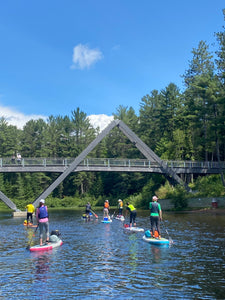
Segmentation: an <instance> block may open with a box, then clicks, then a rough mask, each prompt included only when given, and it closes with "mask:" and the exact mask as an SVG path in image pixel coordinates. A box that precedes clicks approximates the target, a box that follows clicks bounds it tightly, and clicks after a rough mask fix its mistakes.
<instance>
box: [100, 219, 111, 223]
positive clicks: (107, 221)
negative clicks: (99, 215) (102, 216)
mask: <svg viewBox="0 0 225 300" xmlns="http://www.w3.org/2000/svg"><path fill="white" fill-rule="evenodd" d="M102 223H112V220H102Z"/></svg>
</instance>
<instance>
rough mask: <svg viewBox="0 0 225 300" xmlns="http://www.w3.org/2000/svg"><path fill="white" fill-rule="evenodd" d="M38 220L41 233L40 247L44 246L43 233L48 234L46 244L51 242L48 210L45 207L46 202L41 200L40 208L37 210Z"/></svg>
mask: <svg viewBox="0 0 225 300" xmlns="http://www.w3.org/2000/svg"><path fill="white" fill-rule="evenodd" d="M36 219H37V223H38V226H39V232H40V246H42V245H43V231H44V229H45V232H46V243H48V242H49V222H48V208H47V206H46V205H45V200H44V199H41V200H40V204H39V207H38V208H37V209H36Z"/></svg>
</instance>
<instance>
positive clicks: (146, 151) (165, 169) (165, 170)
mask: <svg viewBox="0 0 225 300" xmlns="http://www.w3.org/2000/svg"><path fill="white" fill-rule="evenodd" d="M116 126H117V127H118V128H119V129H120V130H121V132H122V133H124V135H125V136H126V137H127V138H128V139H129V140H130V141H131V143H133V145H135V146H136V147H137V148H138V149H139V150H140V152H141V153H142V154H143V155H144V156H145V157H146V158H147V159H148V160H149V161H151V162H153V163H156V164H157V165H158V168H159V169H160V172H161V173H162V174H164V175H165V177H166V178H167V179H168V180H169V181H170V182H173V183H174V182H175V183H178V184H181V185H183V186H184V187H185V188H186V190H188V191H189V187H188V185H187V184H186V183H185V182H184V181H183V180H182V179H181V178H180V177H179V176H178V175H177V174H176V171H175V170H174V168H173V167H171V166H168V164H167V163H166V162H165V161H163V160H161V159H160V158H159V157H158V156H157V155H156V154H155V153H154V152H153V151H152V150H151V149H150V148H149V147H148V146H147V145H146V144H145V143H144V142H143V141H142V140H141V139H140V138H139V137H138V136H137V135H136V134H135V133H134V132H133V131H132V130H131V129H130V128H129V127H128V126H127V125H126V124H125V123H124V122H123V121H121V120H113V121H112V122H111V123H110V124H109V125H108V126H107V127H106V128H105V129H104V130H103V131H102V132H101V133H100V134H99V135H98V136H97V137H96V138H95V139H94V140H93V141H92V142H91V143H90V144H89V145H88V146H87V148H86V149H85V150H83V151H82V152H81V153H80V154H79V155H78V156H77V157H76V158H75V159H74V161H73V162H72V163H71V164H70V165H69V166H68V167H66V168H65V170H64V171H63V172H62V174H61V175H59V177H58V178H57V179H56V180H55V181H54V182H53V183H52V184H50V185H49V187H48V188H47V189H46V190H45V191H44V192H42V193H41V194H40V195H39V196H38V197H37V198H36V199H35V201H34V202H33V205H34V206H35V207H37V206H38V203H39V201H40V199H45V198H47V197H48V196H49V195H50V193H51V192H52V191H53V190H54V189H55V188H56V187H57V186H58V185H59V184H60V183H61V182H62V181H63V180H64V179H65V178H66V177H67V176H68V175H69V174H70V173H72V172H75V171H78V169H79V165H80V163H81V162H82V161H83V160H84V159H85V157H86V156H87V155H88V154H89V153H90V152H91V151H92V150H93V149H94V148H95V147H96V146H97V145H98V144H99V143H100V142H101V141H102V139H103V138H104V137H106V136H107V135H108V134H109V132H110V131H111V130H112V129H113V128H115V127H116ZM0 199H1V200H2V201H3V202H4V203H5V204H6V205H7V206H8V207H10V208H11V209H12V210H14V211H18V209H17V207H16V205H15V204H14V203H13V202H12V201H11V200H10V199H9V198H8V197H7V196H6V195H5V194H3V193H2V192H1V191H0Z"/></svg>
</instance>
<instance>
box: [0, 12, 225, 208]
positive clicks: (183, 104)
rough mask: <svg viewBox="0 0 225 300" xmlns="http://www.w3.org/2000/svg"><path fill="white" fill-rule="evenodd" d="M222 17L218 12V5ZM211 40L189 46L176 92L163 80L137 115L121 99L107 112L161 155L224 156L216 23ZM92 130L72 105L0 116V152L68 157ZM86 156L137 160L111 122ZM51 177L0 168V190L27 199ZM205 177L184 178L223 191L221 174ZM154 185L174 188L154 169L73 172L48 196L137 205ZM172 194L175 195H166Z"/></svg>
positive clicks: (224, 107) (222, 44) (222, 50)
mask: <svg viewBox="0 0 225 300" xmlns="http://www.w3.org/2000/svg"><path fill="white" fill-rule="evenodd" d="M223 15H224V18H225V10H223ZM215 45H216V46H215V48H216V50H215V51H214V52H210V50H209V45H208V44H207V42H206V41H200V42H199V44H198V47H197V48H194V49H193V50H192V59H191V60H190V61H189V62H188V63H189V65H188V69H187V70H185V71H184V74H183V75H182V77H183V82H184V89H183V90H182V91H181V89H180V88H179V87H178V86H176V85H175V84H174V83H170V84H169V85H168V86H166V87H165V88H164V89H162V90H160V91H158V90H152V91H151V92H150V93H149V94H147V95H145V96H143V98H142V99H141V100H140V109H139V114H138V115H137V114H136V113H135V111H134V109H133V108H132V107H124V106H122V105H120V106H119V107H118V108H117V109H116V111H115V112H114V113H113V116H114V118H115V119H120V120H122V121H123V122H124V123H126V124H127V125H128V126H129V127H130V128H131V130H133V131H134V132H135V133H136V134H137V135H138V136H139V137H140V138H141V139H142V140H143V141H144V142H145V143H146V144H147V145H148V146H149V147H150V148H151V149H152V150H153V151H154V152H155V153H156V154H157V155H158V156H159V157H160V158H161V159H169V160H193V161H218V162H220V161H224V159H225V130H224V127H225V27H224V26H223V28H222V30H221V31H220V32H217V33H215ZM98 134H99V128H97V129H95V128H93V127H92V125H91V124H90V121H89V119H88V118H87V114H86V113H85V112H83V111H81V110H80V108H75V109H74V110H73V111H72V112H71V115H66V116H61V115H58V116H53V115H51V116H49V117H48V120H47V121H44V120H43V119H39V120H30V121H28V122H27V123H26V124H25V126H24V127H23V129H22V130H21V129H18V128H17V127H16V126H12V125H9V124H8V123H7V120H6V119H5V118H4V117H3V118H1V119H0V157H6V156H13V155H16V153H18V152H19V153H21V154H22V157H56V158H58V157H65V158H66V157H74V158H75V157H76V156H78V155H79V154H80V153H81V152H82V151H83V150H84V149H85V148H86V147H87V146H88V145H89V144H90V142H92V141H93V139H94V138H95V137H96V136H97V135H98ZM88 157H102V158H129V159H133V158H134V159H135V158H144V157H143V156H142V154H141V153H140V152H139V150H138V149H137V148H136V147H135V146H134V145H133V144H132V143H130V141H129V140H128V139H127V138H126V137H125V136H124V135H123V134H122V133H121V131H120V130H118V128H114V129H113V130H112V131H111V132H110V133H109V134H108V136H106V137H105V138H104V139H103V140H102V142H101V143H100V144H99V145H97V146H96V148H95V149H94V150H93V151H92V152H91V153H90V154H89V155H88ZM58 176H59V174H52V173H25V174H21V173H0V190H1V191H2V192H3V193H5V194H6V195H7V196H8V197H9V198H11V199H13V200H14V201H15V202H16V201H18V202H21V201H22V202H23V201H28V200H29V201H34V200H35V198H36V197H37V196H38V195H39V194H40V193H41V192H42V191H43V190H44V189H45V188H47V186H48V185H49V184H50V183H52V182H53V181H54V180H55V179H56V178H57V177H58ZM210 178H211V179H206V178H201V179H200V178H192V182H191V183H190V185H191V186H192V188H196V189H197V190H198V192H199V191H200V190H201V186H204V180H205V181H206V180H208V181H210V180H211V181H213V182H214V184H213V186H217V192H218V193H219V195H223V193H224V186H225V183H224V178H223V172H222V171H221V174H220V177H218V176H211V177H210ZM212 178H213V179H212ZM200 182H201V184H199V183H200ZM215 182H216V185H215ZM156 191H158V193H159V194H160V193H161V194H162V195H163V196H168V195H169V194H170V193H175V192H176V188H174V187H172V186H171V185H170V184H169V183H168V182H167V181H166V179H165V178H164V177H163V176H162V175H159V174H157V175H156V174H143V173H132V174H129V173H114V172H92V173H91V172H78V173H76V174H71V175H70V176H68V178H66V179H65V180H64V182H63V183H61V184H60V185H59V186H58V187H57V188H56V189H55V190H54V191H53V193H52V195H51V197H53V198H57V199H62V201H61V203H63V199H66V198H67V197H71V198H79V199H82V198H84V197H86V198H87V197H90V199H92V201H93V202H94V203H95V204H96V205H97V204H99V205H100V204H102V202H103V201H104V199H105V198H106V197H107V198H109V199H112V202H113V203H115V204H116V201H117V199H119V198H124V199H126V198H130V197H133V200H134V201H135V203H137V205H139V206H146V203H147V202H148V201H149V199H150V197H151V196H152V195H153V194H154V193H155V192H156ZM202 192H203V191H202ZM205 192H206V190H205ZM209 192H210V191H209ZM211 192H212V190H211ZM219 195H218V196H219ZM173 197H174V198H176V197H175V196H174V194H173ZM69 202H70V201H69Z"/></svg>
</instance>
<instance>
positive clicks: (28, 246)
mask: <svg viewBox="0 0 225 300" xmlns="http://www.w3.org/2000/svg"><path fill="white" fill-rule="evenodd" d="M38 226H39V223H38V225H37V227H36V228H35V230H34V233H33V234H32V237H31V239H30V241H29V243H28V245H27V249H29V248H30V244H31V242H32V240H33V237H34V236H35V233H36V231H37V229H38Z"/></svg>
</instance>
